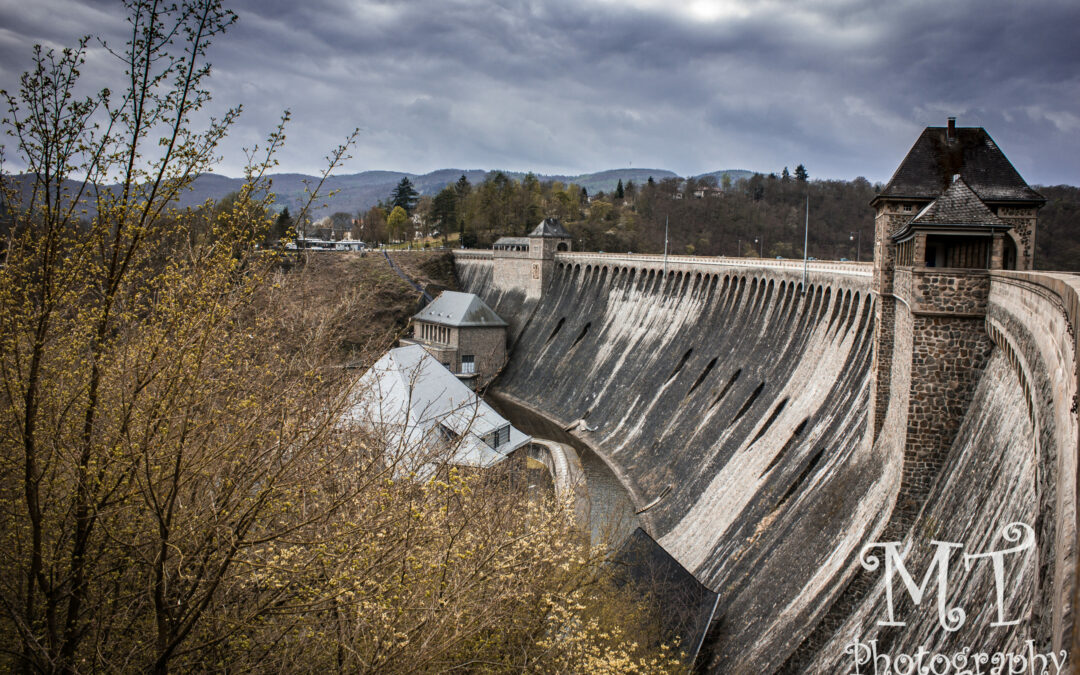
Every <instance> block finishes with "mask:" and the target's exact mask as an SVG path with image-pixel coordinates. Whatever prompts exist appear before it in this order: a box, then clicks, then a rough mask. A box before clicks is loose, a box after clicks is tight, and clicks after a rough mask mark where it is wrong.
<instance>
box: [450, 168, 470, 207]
mask: <svg viewBox="0 0 1080 675" xmlns="http://www.w3.org/2000/svg"><path fill="white" fill-rule="evenodd" d="M454 191H455V192H457V196H458V200H459V201H460V200H462V199H465V198H466V197H468V196H469V193H470V192H472V183H470V182H469V179H468V178H466V177H465V174H461V178H458V179H457V182H456V183H454Z"/></svg>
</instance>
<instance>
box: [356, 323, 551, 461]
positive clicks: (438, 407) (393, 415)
mask: <svg viewBox="0 0 1080 675" xmlns="http://www.w3.org/2000/svg"><path fill="white" fill-rule="evenodd" d="M350 395H351V401H350V407H349V409H348V410H346V412H345V413H344V415H343V421H346V422H351V423H359V424H361V425H363V426H366V427H368V428H370V429H372V430H373V431H375V432H376V433H377V434H378V435H380V436H381V437H382V438H383V439H384V441H385V442H386V446H387V448H388V449H392V450H391V451H390V452H388V453H387V454H388V457H390V458H398V459H400V460H401V463H400V464H398V466H397V469H398V470H399V471H401V472H415V473H417V474H418V475H419V476H421V477H424V476H427V475H430V473H431V471H432V470H433V469H434V468H435V466H437V464H438V463H439V462H440V461H445V462H448V463H449V464H453V465H463V466H480V467H487V466H491V465H492V464H497V463H498V462H501V461H502V460H503V459H505V457H506V455H508V454H509V453H510V452H512V451H513V450H515V449H517V448H519V447H521V446H523V445H525V444H527V443H529V442H530V441H532V437H530V436H527V435H525V434H524V433H522V432H521V431H519V430H518V429H517V428H515V427H513V426H511V425H510V423H509V422H508V421H507V420H506V419H504V418H503V417H502V416H501V415H499V413H497V412H495V409H494V408H492V407H491V406H490V405H488V404H487V403H485V402H484V401H483V399H481V398H480V397H478V396H477V395H476V392H474V391H472V390H470V389H469V388H468V387H466V386H465V385H464V384H463V383H462V382H461V380H459V379H458V378H456V377H455V376H454V375H453V374H452V373H451V372H450V371H449V370H447V369H446V368H444V367H443V366H442V364H440V363H439V362H438V361H436V360H435V359H434V358H432V356H431V355H430V354H428V353H427V351H425V350H424V348H423V347H421V346H419V345H410V346H408V347H399V348H397V349H391V350H390V351H388V352H387V353H385V354H383V356H382V358H380V359H379V360H378V361H377V362H376V363H375V365H373V366H372V367H371V368H370V369H369V370H368V371H367V372H366V373H364V375H363V376H362V377H361V378H360V379H359V380H358V381H357V383H356V385H355V386H354V388H353V390H352V392H351V394H350ZM505 427H510V438H509V442H506V443H500V444H499V445H497V446H496V447H495V448H492V447H490V446H489V445H488V444H487V443H485V442H484V440H483V439H484V437H485V436H488V435H489V434H491V433H492V432H494V431H497V430H499V429H503V428H505ZM448 437H451V438H455V439H456V440H454V441H453V442H449V443H448V441H447V438H448ZM443 450H445V451H446V452H442V451H443ZM398 455H400V457H397V456H398Z"/></svg>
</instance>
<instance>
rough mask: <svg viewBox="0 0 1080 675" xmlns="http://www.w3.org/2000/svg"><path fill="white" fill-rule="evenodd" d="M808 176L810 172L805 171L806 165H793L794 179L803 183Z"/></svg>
mask: <svg viewBox="0 0 1080 675" xmlns="http://www.w3.org/2000/svg"><path fill="white" fill-rule="evenodd" d="M809 177H810V174H808V173H806V167H805V166H803V165H802V164H800V165H799V166H797V167H795V179H796V180H799V181H802V182H803V183H805V182H806V179H807V178H809Z"/></svg>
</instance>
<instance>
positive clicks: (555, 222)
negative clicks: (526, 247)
mask: <svg viewBox="0 0 1080 675" xmlns="http://www.w3.org/2000/svg"><path fill="white" fill-rule="evenodd" d="M529 236H530V237H560V238H563V239H569V238H570V233H569V232H567V231H566V228H565V227H563V226H562V223H560V222H559V219H558V218H544V219H543V220H541V221H540V224H539V225H537V226H536V229H534V230H533V231H532V232H530V233H529Z"/></svg>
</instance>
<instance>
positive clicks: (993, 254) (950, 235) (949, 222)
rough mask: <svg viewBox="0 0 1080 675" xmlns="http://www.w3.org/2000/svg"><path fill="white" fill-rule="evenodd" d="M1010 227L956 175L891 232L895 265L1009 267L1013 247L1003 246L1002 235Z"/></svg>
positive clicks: (1012, 263) (975, 267)
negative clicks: (894, 249) (912, 215)
mask: <svg viewBox="0 0 1080 675" xmlns="http://www.w3.org/2000/svg"><path fill="white" fill-rule="evenodd" d="M1012 227H1013V224H1012V223H1009V222H1006V221H1005V220H1003V219H1001V218H999V217H998V216H997V215H996V214H995V213H994V212H993V211H992V210H991V209H990V207H989V206H987V205H986V204H985V203H984V202H983V201H982V200H981V199H979V196H978V195H977V194H975V191H974V190H972V189H971V187H970V186H969V185H968V184H967V183H966V182H965V181H964V179H963V178H962V177H961V176H960V174H956V175H955V176H954V177H953V181H952V185H950V186H949V188H948V189H947V190H945V193H944V194H942V195H941V196H940V197H938V198H937V199H935V200H934V201H932V202H930V203H929V204H927V205H926V206H924V207H923V208H922V210H920V211H919V213H917V214H916V215H915V217H914V218H912V219H911V220H909V221H908V222H907V223H905V224H904V225H903V227H901V228H900V229H899V230H898V231H897V232H895V233H893V235H892V240H893V242H894V243H895V244H896V245H897V254H896V264H897V266H905V267H907V266H919V267H949V268H956V269H1000V268H1001V267H1003V266H1005V267H1009V266H1015V264H1016V258H1015V256H1016V247H1015V246H1009V247H1006V246H1005V239H1004V235H1005V233H1006V232H1008V231H1009V230H1011V229H1012ZM1006 255H1008V256H1009V257H1008V259H1005V256H1006Z"/></svg>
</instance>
